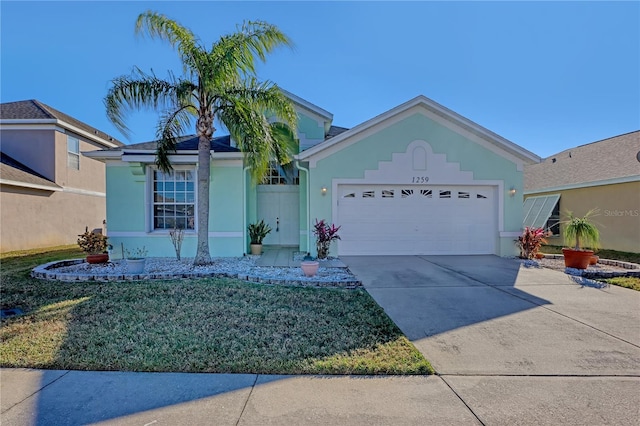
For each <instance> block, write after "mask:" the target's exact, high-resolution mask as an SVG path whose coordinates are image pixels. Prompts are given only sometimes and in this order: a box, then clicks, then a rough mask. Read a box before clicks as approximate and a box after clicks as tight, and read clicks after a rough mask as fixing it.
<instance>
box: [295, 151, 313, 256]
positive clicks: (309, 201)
mask: <svg viewBox="0 0 640 426" xmlns="http://www.w3.org/2000/svg"><path fill="white" fill-rule="evenodd" d="M296 168H297V169H298V170H302V171H304V172H305V173H306V174H307V253H311V234H310V233H309V232H310V229H309V228H310V226H311V200H310V197H309V196H310V195H311V193H310V190H311V182H310V178H309V169H306V168H304V167H302V166H301V165H300V161H298V160H296Z"/></svg>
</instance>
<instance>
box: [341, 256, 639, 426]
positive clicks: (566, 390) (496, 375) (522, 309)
mask: <svg viewBox="0 0 640 426" xmlns="http://www.w3.org/2000/svg"><path fill="white" fill-rule="evenodd" d="M342 260H343V261H344V262H345V263H347V265H348V267H349V269H350V270H351V271H352V272H353V273H354V274H355V275H356V276H357V277H358V278H359V279H360V280H361V281H362V282H363V284H364V286H365V288H366V289H367V291H368V292H369V293H370V294H371V295H372V297H373V298H374V299H375V300H376V301H377V302H378V303H379V304H380V305H381V306H382V307H383V308H384V309H385V311H386V312H387V314H388V315H389V316H390V317H391V318H392V319H393V320H394V321H395V323H396V324H397V325H398V326H399V327H400V329H401V330H402V331H403V332H404V333H405V334H406V335H407V337H408V338H409V339H410V340H411V341H412V342H413V343H414V345H415V346H416V347H417V348H418V349H419V350H420V351H421V352H422V353H423V354H424V355H425V357H426V358H427V359H428V360H429V361H430V362H431V363H432V365H433V366H434V368H435V369H436V371H437V373H438V375H439V376H440V378H441V379H442V380H443V381H444V382H445V383H446V384H447V385H448V387H449V388H450V389H451V390H452V391H453V392H455V394H456V395H458V396H459V397H460V398H461V399H462V400H463V401H464V403H465V404H466V405H467V406H468V407H469V408H470V409H471V410H472V412H473V413H474V414H475V415H476V416H477V418H478V419H479V420H480V421H481V422H483V423H485V424H516V423H517V424H638V423H639V422H640V293H639V292H636V291H633V290H629V289H624V288H620V287H616V286H611V287H606V288H599V287H595V286H592V287H589V286H581V285H578V284H576V283H575V282H574V281H572V280H571V278H570V277H569V276H567V275H565V274H564V273H561V272H558V271H553V270H548V269H541V268H525V267H524V266H522V265H521V264H520V262H518V261H516V260H514V259H504V258H499V257H496V256H361V257H360V256H352V257H345V258H343V259H342Z"/></svg>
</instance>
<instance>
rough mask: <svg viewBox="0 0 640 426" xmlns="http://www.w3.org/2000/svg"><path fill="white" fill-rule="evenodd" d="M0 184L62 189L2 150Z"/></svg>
mask: <svg viewBox="0 0 640 426" xmlns="http://www.w3.org/2000/svg"><path fill="white" fill-rule="evenodd" d="M0 184H4V185H13V186H23V187H28V188H35V189H45V190H48V191H60V190H62V187H61V186H59V185H57V184H55V183H54V182H52V181H50V180H49V179H47V178H45V177H44V176H42V175H41V174H40V173H38V172H36V171H35V170H33V169H31V168H30V167H27V166H25V165H24V164H22V163H21V162H19V161H17V160H15V159H13V158H12V157H10V156H8V155H7V154H5V153H3V152H0Z"/></svg>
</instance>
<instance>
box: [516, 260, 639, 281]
mask: <svg viewBox="0 0 640 426" xmlns="http://www.w3.org/2000/svg"><path fill="white" fill-rule="evenodd" d="M520 262H521V263H522V264H523V265H525V266H526V267H528V268H548V269H554V270H557V271H562V272H564V273H566V274H568V275H573V276H586V277H602V278H607V277H614V276H624V275H633V276H639V275H640V269H629V268H623V267H622V266H617V265H609V264H606V263H596V264H595V265H589V266H588V267H587V269H574V268H567V267H566V266H564V259H563V258H557V259H555V258H550V257H545V258H542V259H536V260H524V259H520Z"/></svg>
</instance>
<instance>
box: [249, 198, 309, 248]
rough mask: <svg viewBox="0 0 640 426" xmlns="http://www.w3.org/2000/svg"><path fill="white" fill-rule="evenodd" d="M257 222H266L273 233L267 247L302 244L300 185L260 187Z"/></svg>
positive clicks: (268, 237) (269, 236) (265, 241)
mask: <svg viewBox="0 0 640 426" xmlns="http://www.w3.org/2000/svg"><path fill="white" fill-rule="evenodd" d="M257 192H258V206H257V213H258V217H257V220H258V221H260V220H264V221H265V223H266V224H268V225H269V226H270V227H271V233H270V234H269V235H267V236H266V238H265V239H264V241H263V242H262V243H263V244H265V245H281V246H297V245H299V244H300V207H299V206H300V191H299V187H298V185H258V188H257Z"/></svg>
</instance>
